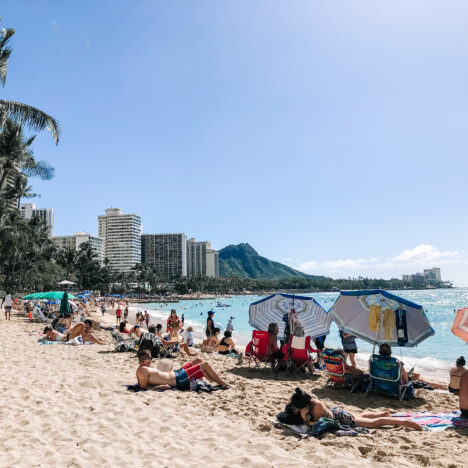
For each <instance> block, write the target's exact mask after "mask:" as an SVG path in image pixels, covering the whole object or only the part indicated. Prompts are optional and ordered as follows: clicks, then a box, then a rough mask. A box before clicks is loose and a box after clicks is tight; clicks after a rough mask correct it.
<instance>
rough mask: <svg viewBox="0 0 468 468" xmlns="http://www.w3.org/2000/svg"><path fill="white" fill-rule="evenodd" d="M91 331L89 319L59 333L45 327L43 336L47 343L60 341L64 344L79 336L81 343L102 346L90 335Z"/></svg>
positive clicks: (98, 340)
mask: <svg viewBox="0 0 468 468" xmlns="http://www.w3.org/2000/svg"><path fill="white" fill-rule="evenodd" d="M92 329H93V321H92V320H90V319H86V320H85V321H84V322H82V323H77V324H76V325H75V326H74V327H72V328H69V329H68V330H65V332H64V333H63V334H62V333H59V332H58V331H57V330H54V329H53V328H52V327H45V328H44V334H45V336H46V338H47V339H48V340H49V341H62V342H64V343H66V342H67V341H70V340H71V339H73V338H76V337H78V336H81V338H82V339H83V343H84V342H86V341H91V342H92V343H96V344H99V345H104V344H106V343H104V341H102V340H100V339H99V338H96V337H95V336H94V335H93V334H92V333H91V330H92Z"/></svg>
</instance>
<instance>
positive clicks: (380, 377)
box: [364, 354, 414, 401]
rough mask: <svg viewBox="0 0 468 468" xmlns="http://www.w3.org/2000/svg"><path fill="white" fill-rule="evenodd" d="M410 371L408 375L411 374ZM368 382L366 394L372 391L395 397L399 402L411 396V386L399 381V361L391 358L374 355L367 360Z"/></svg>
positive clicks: (409, 383) (408, 383)
mask: <svg viewBox="0 0 468 468" xmlns="http://www.w3.org/2000/svg"><path fill="white" fill-rule="evenodd" d="M411 372H412V369H411V371H410V372H409V374H411ZM369 374H370V382H369V385H368V387H367V390H366V394H365V395H364V396H365V397H366V396H367V394H368V393H369V392H370V391H371V390H372V391H373V392H376V393H381V394H382V395H387V396H391V397H397V398H398V400H399V401H401V400H403V398H405V397H406V398H407V399H409V398H411V397H412V396H413V393H414V391H413V384H412V383H411V382H410V381H408V382H407V383H403V382H402V381H401V367H400V363H399V361H398V360H397V359H396V358H394V357H391V356H381V355H380V354H374V355H372V356H371V358H370V360H369Z"/></svg>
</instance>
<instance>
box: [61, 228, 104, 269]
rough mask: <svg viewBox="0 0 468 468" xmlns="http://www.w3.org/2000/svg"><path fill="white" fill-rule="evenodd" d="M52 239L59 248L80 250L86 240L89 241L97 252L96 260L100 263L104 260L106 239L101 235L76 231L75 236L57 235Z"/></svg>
mask: <svg viewBox="0 0 468 468" xmlns="http://www.w3.org/2000/svg"><path fill="white" fill-rule="evenodd" d="M52 241H53V242H54V244H55V246H56V247H57V248H59V249H65V248H70V249H75V250H78V249H79V247H80V245H81V244H83V243H84V242H89V243H90V244H91V248H92V249H93V250H94V252H96V255H97V257H96V260H98V261H99V262H100V263H102V262H103V260H104V240H103V239H102V238H101V237H95V236H91V235H89V234H86V233H85V232H75V234H73V236H55V237H53V238H52Z"/></svg>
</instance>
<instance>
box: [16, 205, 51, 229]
mask: <svg viewBox="0 0 468 468" xmlns="http://www.w3.org/2000/svg"><path fill="white" fill-rule="evenodd" d="M20 214H21V216H22V217H23V218H26V219H31V218H32V217H33V216H38V217H39V218H41V219H42V220H43V221H44V222H45V224H46V226H47V229H48V231H49V236H50V237H52V236H53V234H54V209H53V208H36V205H35V204H34V203H21V205H20Z"/></svg>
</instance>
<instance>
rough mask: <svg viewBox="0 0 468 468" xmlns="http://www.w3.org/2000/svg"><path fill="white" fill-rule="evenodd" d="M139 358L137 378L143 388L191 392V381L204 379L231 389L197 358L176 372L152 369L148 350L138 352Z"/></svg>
mask: <svg viewBox="0 0 468 468" xmlns="http://www.w3.org/2000/svg"><path fill="white" fill-rule="evenodd" d="M137 356H138V361H139V365H138V369H137V371H136V376H137V379H138V383H139V385H140V387H141V388H147V387H151V388H153V389H154V390H168V389H170V388H174V387H175V388H177V390H190V381H191V380H192V379H195V380H196V379H201V378H203V377H206V378H207V379H208V380H209V381H210V382H216V383H217V384H218V385H220V386H222V387H229V385H228V384H227V383H226V382H224V380H222V379H221V377H219V376H218V374H217V373H216V372H215V371H214V370H213V369H212V368H211V366H210V365H209V364H208V363H207V362H204V361H202V360H201V359H198V358H197V359H194V360H193V361H192V362H187V363H186V364H184V365H183V366H182V367H181V368H180V369H178V370H176V371H169V372H163V371H160V370H158V369H152V368H150V365H151V353H150V352H149V351H148V350H147V349H144V350H140V351H138V354H137Z"/></svg>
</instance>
